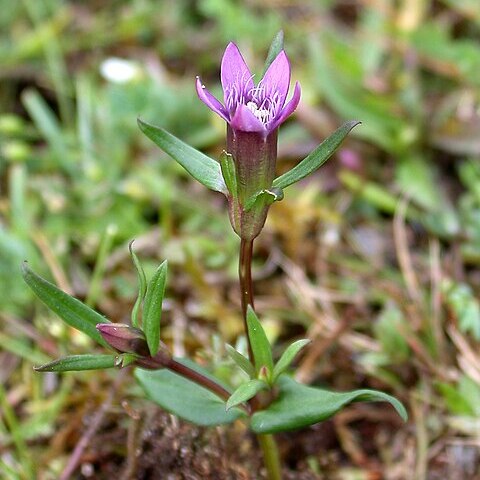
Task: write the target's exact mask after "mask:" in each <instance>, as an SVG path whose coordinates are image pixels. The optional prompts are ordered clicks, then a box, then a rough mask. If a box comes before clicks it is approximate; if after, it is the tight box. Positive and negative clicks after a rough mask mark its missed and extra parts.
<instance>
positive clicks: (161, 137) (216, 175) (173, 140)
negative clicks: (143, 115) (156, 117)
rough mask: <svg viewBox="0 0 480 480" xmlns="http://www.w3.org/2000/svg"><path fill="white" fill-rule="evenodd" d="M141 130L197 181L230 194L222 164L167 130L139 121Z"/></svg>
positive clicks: (217, 190)
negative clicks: (223, 174) (224, 178)
mask: <svg viewBox="0 0 480 480" xmlns="http://www.w3.org/2000/svg"><path fill="white" fill-rule="evenodd" d="M138 126H139V127H140V130H142V132H143V133H144V134H145V135H146V136H147V137H148V138H149V139H150V140H152V141H153V142H154V143H156V144H157V145H158V146H159V147H160V148H161V149H162V150H163V151H164V152H165V153H167V154H168V155H170V156H171V157H172V158H173V159H174V160H176V161H177V162H178V163H179V164H180V165H181V166H182V167H183V168H184V169H185V170H186V171H187V172H188V173H189V174H190V175H191V176H192V177H193V178H195V180H198V181H199V182H200V183H201V184H202V185H205V186H206V187H207V188H210V189H211V190H215V191H216V192H221V193H223V194H227V193H228V189H227V186H226V185H225V181H224V180H223V176H222V171H221V168H220V164H219V163H218V162H216V161H215V160H214V159H213V158H210V157H208V156H207V155H205V154H203V153H202V152H199V151H198V150H196V149H195V148H193V147H191V146H190V145H187V144H186V143H184V142H182V141H181V140H180V139H178V138H177V137H175V136H174V135H172V134H171V133H168V132H167V131H166V130H164V129H163V128H160V127H156V126H154V125H150V124H149V123H146V122H144V121H142V120H140V119H138Z"/></svg>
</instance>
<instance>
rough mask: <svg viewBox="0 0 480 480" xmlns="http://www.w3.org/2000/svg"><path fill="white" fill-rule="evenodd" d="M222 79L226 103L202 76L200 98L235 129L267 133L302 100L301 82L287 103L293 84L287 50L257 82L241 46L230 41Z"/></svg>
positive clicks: (225, 56)
mask: <svg viewBox="0 0 480 480" xmlns="http://www.w3.org/2000/svg"><path fill="white" fill-rule="evenodd" d="M221 79H222V87H223V95H224V105H222V104H221V103H220V102H219V101H218V100H217V99H216V98H215V97H214V96H213V95H212V94H211V93H210V92H209V91H208V90H207V89H206V88H205V86H204V85H202V82H201V81H200V78H199V77H197V93H198V96H199V97H200V100H202V101H203V102H204V103H205V104H206V105H207V106H208V107H209V108H210V109H211V110H213V111H214V112H215V113H217V114H218V115H220V116H221V117H222V118H223V119H224V120H225V121H226V122H227V123H228V124H229V125H230V127H231V128H232V129H233V130H238V131H242V132H256V133H261V134H263V135H264V136H267V135H269V134H270V133H272V132H273V131H274V130H275V129H276V128H277V127H278V126H279V125H280V124H281V123H283V122H284V121H285V120H286V119H287V117H288V116H290V115H291V114H292V112H293V111H294V110H295V109H296V108H297V105H298V102H299V101H300V85H299V83H298V82H297V83H296V84H295V89H294V92H293V96H292V98H291V100H290V101H289V102H288V103H286V104H285V101H286V99H287V94H288V89H289V85H290V63H289V61H288V58H287V55H286V54H285V52H284V51H283V50H282V51H281V52H280V53H279V54H278V55H277V57H276V58H275V60H274V61H273V62H272V63H271V65H270V66H269V68H268V70H267V71H266V72H265V75H264V76H263V78H262V79H261V80H260V82H259V83H258V85H255V83H254V82H253V75H252V74H251V73H250V70H249V68H248V67H247V64H246V63H245V60H244V59H243V57H242V54H241V53H240V51H239V50H238V47H237V46H236V45H235V44H234V43H229V44H228V46H227V48H226V49H225V53H224V54H223V59H222V66H221Z"/></svg>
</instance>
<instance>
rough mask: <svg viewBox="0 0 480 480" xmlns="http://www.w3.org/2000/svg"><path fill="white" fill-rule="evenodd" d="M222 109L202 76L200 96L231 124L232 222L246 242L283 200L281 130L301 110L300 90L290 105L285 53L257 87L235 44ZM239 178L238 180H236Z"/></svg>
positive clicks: (229, 52)
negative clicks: (278, 174) (279, 186)
mask: <svg viewBox="0 0 480 480" xmlns="http://www.w3.org/2000/svg"><path fill="white" fill-rule="evenodd" d="M221 79H222V86H223V96H224V105H222V104H221V103H220V102H219V101H218V100H217V99H216V98H215V97H214V96H213V95H212V94H211V93H210V92H209V91H208V90H207V89H206V88H205V86H204V85H202V82H201V81H200V78H198V77H197V93H198V96H199V97H200V100H202V101H203V102H204V103H205V104H206V105H207V106H208V107H209V108H210V109H211V110H213V111H214V112H215V113H217V114H218V115H220V116H221V117H222V118H223V119H224V120H225V121H226V122H227V139H226V140H227V141H226V143H227V152H228V154H229V155H231V158H233V163H234V170H235V171H234V172H231V171H230V170H229V172H230V173H229V174H228V179H229V180H230V181H229V182H227V178H226V177H225V173H224V169H225V168H226V167H225V165H223V164H222V161H221V164H222V173H224V178H225V181H226V183H227V186H228V190H229V193H228V195H227V197H228V207H229V215H230V222H231V224H232V226H233V229H234V230H235V232H236V233H237V234H238V235H239V236H240V237H241V238H242V239H244V240H252V239H254V238H255V237H256V236H257V235H258V234H259V233H260V231H261V230H262V228H263V225H264V224H265V220H266V218H267V213H268V208H269V206H270V204H271V203H272V202H273V201H274V200H273V199H277V198H280V196H279V197H277V196H276V193H274V192H272V191H271V187H272V182H273V179H274V178H275V164H276V162H277V132H278V127H279V125H280V124H281V123H282V122H284V121H285V120H286V119H287V117H288V116H289V115H290V114H291V113H292V112H293V111H294V110H295V108H297V105H298V102H299V101H300V85H299V84H298V82H297V83H296V84H295V89H294V92H293V96H292V98H291V100H290V101H289V102H286V99H287V94H288V88H289V85H290V63H289V61H288V58H287V55H286V54H285V52H284V51H283V50H282V51H281V52H280V53H279V54H278V55H277V57H276V58H275V59H274V60H273V62H272V63H271V64H270V66H269V67H268V69H267V71H266V72H265V75H264V76H263V78H262V79H261V80H260V82H258V84H257V85H255V83H254V82H253V75H252V74H251V73H250V70H249V69H248V67H247V64H246V63H245V60H244V59H243V57H242V54H241V53H240V51H239V50H238V48H237V46H236V45H235V44H234V43H229V44H228V46H227V48H226V49H225V53H224V54H223V59H222V67H221ZM232 179H233V180H232Z"/></svg>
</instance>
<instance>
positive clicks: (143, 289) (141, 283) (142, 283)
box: [128, 240, 147, 327]
mask: <svg viewBox="0 0 480 480" xmlns="http://www.w3.org/2000/svg"><path fill="white" fill-rule="evenodd" d="M133 242H134V240H132V241H131V242H130V243H129V245H128V249H129V251H130V256H131V257H132V261H133V264H134V265H135V269H136V270H137V279H138V296H137V299H136V300H135V305H134V306H133V309H132V325H133V326H134V327H138V311H139V310H140V306H141V305H142V302H143V299H144V298H145V294H146V293H147V277H146V276H145V272H144V270H143V267H142V264H141V263H140V260H139V259H138V257H137V254H136V253H135V252H134V251H133Z"/></svg>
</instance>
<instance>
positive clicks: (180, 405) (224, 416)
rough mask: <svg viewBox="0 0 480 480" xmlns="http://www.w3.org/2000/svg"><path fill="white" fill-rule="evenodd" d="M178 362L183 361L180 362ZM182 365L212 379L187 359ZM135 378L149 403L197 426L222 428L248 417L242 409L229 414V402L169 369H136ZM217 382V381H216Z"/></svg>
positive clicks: (234, 409)
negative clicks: (227, 409)
mask: <svg viewBox="0 0 480 480" xmlns="http://www.w3.org/2000/svg"><path fill="white" fill-rule="evenodd" d="M177 361H180V360H178V359H177ZM181 362H182V363H184V364H186V365H188V366H189V367H190V368H195V370H197V371H199V372H200V373H202V374H203V375H205V376H208V377H210V378H212V376H211V375H210V373H209V372H207V371H206V370H205V369H203V368H201V367H199V366H198V365H196V364H194V363H193V362H190V361H187V360H181ZM135 377H136V378H137V380H138V382H139V383H140V385H141V386H142V388H143V390H144V391H145V393H146V394H147V396H148V398H150V400H152V401H153V402H155V403H156V404H158V405H160V406H161V407H162V408H163V409H164V410H166V411H167V412H170V413H173V414H174V415H177V416H178V417H180V418H183V419H184V420H188V421H189V422H192V423H195V424H196V425H202V426H215V425H222V424H226V423H232V422H233V421H235V420H237V419H238V418H241V417H245V416H246V413H245V412H244V411H243V410H241V409H240V408H235V407H234V408H232V409H230V410H229V411H228V412H227V411H226V410H225V405H226V402H225V401H223V400H222V399H221V398H220V397H218V396H217V395H215V394H214V393H212V392H211V391H210V390H207V389H206V388H204V387H201V386H200V385H198V384H196V383H194V382H192V381H190V380H187V379H186V378H184V377H182V376H180V375H178V374H176V373H173V372H172V371H170V370H166V369H163V370H142V369H139V368H137V369H136V370H135ZM215 380H216V381H217V382H218V380H217V379H215ZM218 383H221V382H218Z"/></svg>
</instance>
